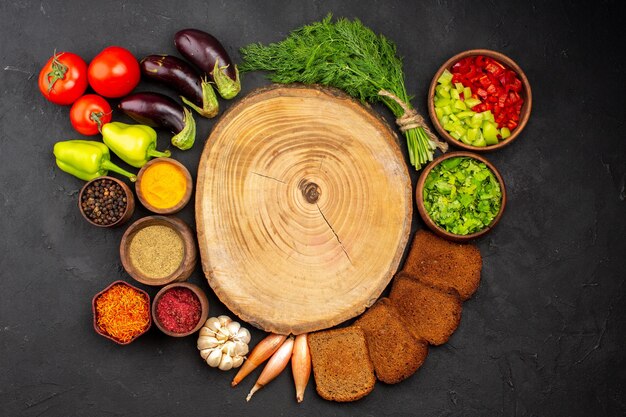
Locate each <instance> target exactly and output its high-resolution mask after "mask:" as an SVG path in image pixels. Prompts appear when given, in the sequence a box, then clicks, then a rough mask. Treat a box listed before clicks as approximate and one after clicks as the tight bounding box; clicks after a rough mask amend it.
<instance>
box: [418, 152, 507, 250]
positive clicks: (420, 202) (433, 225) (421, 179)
mask: <svg viewBox="0 0 626 417" xmlns="http://www.w3.org/2000/svg"><path fill="white" fill-rule="evenodd" d="M455 157H469V158H473V159H476V160H478V161H480V162H483V163H484V164H485V165H487V168H489V169H490V170H491V172H493V175H494V176H495V177H496V179H497V180H498V183H499V184H500V190H501V192H502V204H501V206H500V211H499V212H498V215H497V216H496V217H495V218H494V219H493V220H492V221H491V224H489V225H488V226H486V227H485V228H483V229H481V230H479V231H478V232H475V233H472V234H469V235H457V234H454V233H451V232H448V231H447V230H445V229H443V228H442V227H440V226H439V225H437V224H436V223H435V222H434V221H433V219H431V218H430V216H429V215H428V212H427V211H426V207H425V206H424V184H425V183H426V178H427V177H428V174H429V173H430V171H432V169H433V168H434V167H436V166H437V165H439V164H440V163H441V162H442V161H445V160H446V159H449V158H455ZM415 201H416V204H417V210H418V211H419V214H420V216H421V217H422V220H424V223H426V226H428V228H429V229H430V230H432V231H433V232H435V234H437V235H439V236H441V237H443V238H444V239H448V240H451V241H454V242H467V241H469V240H472V239H476V238H477V237H480V236H483V235H484V234H486V233H488V232H489V231H490V230H491V229H493V228H494V227H495V225H496V224H497V223H498V222H499V221H500V218H502V214H503V213H504V208H505V207H506V188H505V186H504V180H503V179H502V176H501V175H500V172H499V171H498V170H497V169H496V167H495V166H494V165H493V164H492V163H491V162H489V161H488V160H487V159H485V158H484V157H482V156H480V155H478V154H475V153H472V152H466V151H457V152H449V153H445V154H443V155H441V156H440V157H438V158H436V159H435V160H434V161H432V162H431V163H430V164H428V165H427V166H426V168H424V169H423V170H422V173H421V174H420V177H419V179H418V181H417V186H416V189H415Z"/></svg>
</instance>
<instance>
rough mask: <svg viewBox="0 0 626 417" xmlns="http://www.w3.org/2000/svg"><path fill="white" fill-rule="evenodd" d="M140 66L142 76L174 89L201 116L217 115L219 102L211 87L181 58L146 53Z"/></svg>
mask: <svg viewBox="0 0 626 417" xmlns="http://www.w3.org/2000/svg"><path fill="white" fill-rule="evenodd" d="M140 67H141V73H142V74H143V76H144V77H146V78H148V79H150V80H153V81H157V82H160V83H163V84H165V85H167V86H169V87H171V88H173V89H174V90H176V91H177V92H178V93H179V94H180V98H181V99H182V100H183V102H184V103H185V104H187V105H188V106H189V107H191V108H192V109H194V110H195V111H197V112H198V113H199V114H200V115H201V116H204V117H209V118H210V117H215V116H216V115H217V112H218V110H219V104H218V103H217V97H215V92H214V91H213V87H211V84H210V83H209V82H208V81H207V80H203V79H202V78H200V75H198V73H197V72H196V70H195V69H193V68H192V67H191V65H189V64H187V63H186V62H185V61H183V60H182V59H180V58H177V57H175V56H171V55H148V56H147V57H145V58H144V59H142V60H141V62H140Z"/></svg>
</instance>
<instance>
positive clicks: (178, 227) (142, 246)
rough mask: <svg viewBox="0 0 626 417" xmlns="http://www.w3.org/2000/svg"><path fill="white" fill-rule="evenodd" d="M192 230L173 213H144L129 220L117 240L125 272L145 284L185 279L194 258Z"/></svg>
mask: <svg viewBox="0 0 626 417" xmlns="http://www.w3.org/2000/svg"><path fill="white" fill-rule="evenodd" d="M197 258H198V257H197V251H196V245H195V240H194V234H193V232H192V230H191V229H190V228H189V226H187V224H186V223H185V222H184V221H182V220H181V219H179V218H177V217H169V216H147V217H144V218H142V219H139V220H137V221H136V222H134V223H133V224H131V225H130V226H129V227H128V229H126V232H124V235H123V236H122V241H121V243H120V259H121V261H122V265H123V266H124V269H125V270H126V272H128V274H129V275H130V276H131V277H133V278H134V279H135V280H137V281H139V282H141V283H142V284H146V285H155V286H160V285H165V284H170V283H172V282H178V281H185V280H186V279H187V278H189V276H190V275H191V273H192V272H193V270H194V268H195V266H196V262H197Z"/></svg>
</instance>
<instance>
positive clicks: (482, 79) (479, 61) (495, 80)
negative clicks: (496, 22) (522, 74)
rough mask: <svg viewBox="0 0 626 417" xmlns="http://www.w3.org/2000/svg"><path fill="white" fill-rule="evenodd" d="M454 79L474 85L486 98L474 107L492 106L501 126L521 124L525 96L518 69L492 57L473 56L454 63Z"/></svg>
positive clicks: (476, 94) (477, 109) (474, 92)
mask: <svg viewBox="0 0 626 417" xmlns="http://www.w3.org/2000/svg"><path fill="white" fill-rule="evenodd" d="M452 82H453V83H461V84H463V86H464V87H470V89H471V90H472V97H473V98H478V99H480V100H481V101H482V102H481V103H480V104H477V105H476V106H474V107H472V110H473V111H475V112H483V111H487V110H491V111H492V112H493V113H494V119H495V121H496V123H497V124H498V128H502V127H505V126H506V127H508V128H509V130H513V129H515V128H516V127H517V126H518V124H519V116H520V112H521V110H522V105H523V103H524V99H523V98H522V97H521V96H520V95H519V93H520V92H521V91H522V81H521V80H520V79H519V77H518V76H517V74H516V73H515V71H513V70H511V69H509V68H507V67H505V66H504V65H503V64H502V63H500V62H498V61H496V60H495V59H493V58H491V57H488V56H483V55H476V56H470V57H467V58H463V59H461V60H459V61H458V62H457V63H455V64H454V65H453V66H452Z"/></svg>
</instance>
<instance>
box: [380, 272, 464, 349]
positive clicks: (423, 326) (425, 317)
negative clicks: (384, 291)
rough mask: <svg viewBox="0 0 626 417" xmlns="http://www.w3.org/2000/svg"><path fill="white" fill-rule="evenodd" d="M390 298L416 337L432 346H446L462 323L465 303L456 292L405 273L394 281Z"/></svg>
mask: <svg viewBox="0 0 626 417" xmlns="http://www.w3.org/2000/svg"><path fill="white" fill-rule="evenodd" d="M389 299H390V300H391V302H392V303H393V305H394V306H395V307H396V308H397V309H398V312H399V313H400V315H401V316H402V319H403V320H404V322H405V323H406V324H407V325H408V326H409V329H410V330H411V332H412V333H413V335H414V336H415V337H417V338H422V339H425V340H426V341H428V343H430V344H431V345H441V344H444V343H446V342H447V341H448V339H449V338H450V336H451V335H452V333H454V331H455V330H456V328H457V327H458V326H459V323H460V321H461V309H462V303H461V298H460V297H459V293H458V292H457V291H456V290H455V289H453V288H450V289H449V290H441V289H439V288H436V287H433V286H430V285H428V284H424V283H422V282H420V281H418V280H415V279H413V278H412V277H411V276H410V275H407V274H405V273H402V272H401V273H399V274H398V275H396V277H395V278H394V279H393V285H392V287H391V294H389Z"/></svg>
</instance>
